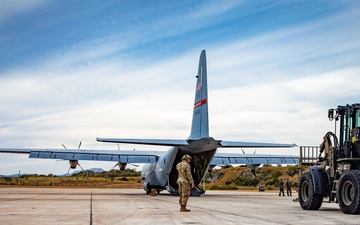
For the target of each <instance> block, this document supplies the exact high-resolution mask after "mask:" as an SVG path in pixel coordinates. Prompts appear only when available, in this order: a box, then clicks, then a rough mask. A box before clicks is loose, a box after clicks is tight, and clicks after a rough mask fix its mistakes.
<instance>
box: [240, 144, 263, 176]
mask: <svg viewBox="0 0 360 225" xmlns="http://www.w3.org/2000/svg"><path fill="white" fill-rule="evenodd" d="M241 151H242V152H243V154H246V153H245V151H244V149H241ZM256 151H257V149H256V150H255V151H254V153H253V154H255V153H256ZM246 166H247V168H248V169H249V170H250V171H251V173H252V174H254V176H255V177H256V173H255V169H256V168H257V167H259V166H260V165H258V164H246ZM243 173H244V170H243V171H242V172H241V174H240V176H242V175H243Z"/></svg>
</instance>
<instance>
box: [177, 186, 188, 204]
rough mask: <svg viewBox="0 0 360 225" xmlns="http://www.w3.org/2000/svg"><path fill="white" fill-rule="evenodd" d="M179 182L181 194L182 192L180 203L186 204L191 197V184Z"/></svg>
mask: <svg viewBox="0 0 360 225" xmlns="http://www.w3.org/2000/svg"><path fill="white" fill-rule="evenodd" d="M177 184H178V185H179V194H180V199H179V204H180V205H186V204H187V202H188V199H189V197H190V190H191V188H190V184H189V183H181V182H179V183H177Z"/></svg>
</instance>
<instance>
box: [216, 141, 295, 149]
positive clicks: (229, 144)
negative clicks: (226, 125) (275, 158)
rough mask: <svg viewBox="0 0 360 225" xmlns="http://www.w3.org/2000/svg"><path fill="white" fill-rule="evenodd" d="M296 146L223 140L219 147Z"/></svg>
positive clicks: (293, 145) (292, 145) (291, 145)
mask: <svg viewBox="0 0 360 225" xmlns="http://www.w3.org/2000/svg"><path fill="white" fill-rule="evenodd" d="M296 146H297V145H296V144H277V143H262V142H238V141H221V142H220V146H219V148H291V147H296Z"/></svg>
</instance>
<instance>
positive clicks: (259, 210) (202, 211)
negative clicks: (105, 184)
mask: <svg viewBox="0 0 360 225" xmlns="http://www.w3.org/2000/svg"><path fill="white" fill-rule="evenodd" d="M91 193H92V206H91V201H90V198H91ZM295 197H296V196H295ZM295 197H294V196H293V197H287V196H285V197H283V196H281V197H279V196H278V194H277V193H276V192H266V191H265V192H246V191H207V192H206V194H205V195H203V196H201V197H190V199H189V204H188V208H190V209H191V210H192V211H191V212H189V213H186V212H180V211H179V209H180V206H179V204H178V197H176V196H171V195H169V194H168V193H165V192H162V193H161V194H160V195H157V196H149V195H145V192H144V191H143V190H139V189H64V188H63V189H61V188H0V224H4V225H5V224H6V225H20V224H26V225H32V224H36V225H45V224H46V225H49V224H94V225H95V224H111V225H115V224H144V225H152V224H154V225H155V224H156V225H158V224H179V225H183V224H216V225H219V224H221V225H225V224H291V225H293V224H307V225H308V224H317V225H319V224H359V223H360V222H359V221H360V215H346V214H343V213H342V212H341V211H340V209H339V207H338V205H337V204H335V203H323V205H322V207H321V208H320V210H317V211H305V210H302V209H301V207H300V205H299V203H298V202H294V201H293V199H294V198H295ZM91 218H92V223H90V220H91Z"/></svg>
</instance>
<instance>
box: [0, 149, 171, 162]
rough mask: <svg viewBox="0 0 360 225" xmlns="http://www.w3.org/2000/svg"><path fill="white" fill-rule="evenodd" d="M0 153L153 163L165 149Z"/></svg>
mask: <svg viewBox="0 0 360 225" xmlns="http://www.w3.org/2000/svg"><path fill="white" fill-rule="evenodd" d="M0 153H17V154H29V158H37V159H64V160H94V161H114V162H122V163H155V162H156V161H157V159H158V158H159V157H160V156H161V155H162V154H164V153H165V151H126V150H85V149H84V150H78V149H28V148H23V149H21V148H17V149H15V148H0Z"/></svg>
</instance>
